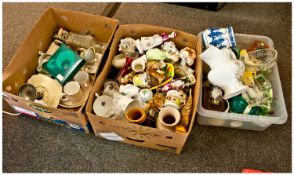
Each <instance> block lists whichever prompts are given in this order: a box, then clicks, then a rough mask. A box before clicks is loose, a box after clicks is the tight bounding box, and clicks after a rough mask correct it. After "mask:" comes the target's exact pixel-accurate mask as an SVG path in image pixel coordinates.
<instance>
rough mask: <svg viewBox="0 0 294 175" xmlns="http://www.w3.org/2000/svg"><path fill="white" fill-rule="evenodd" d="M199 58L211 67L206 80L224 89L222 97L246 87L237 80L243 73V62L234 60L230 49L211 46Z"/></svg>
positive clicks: (239, 91)
mask: <svg viewBox="0 0 294 175" xmlns="http://www.w3.org/2000/svg"><path fill="white" fill-rule="evenodd" d="M200 58H201V59H202V60H203V61H204V62H205V63H207V64H208V65H209V67H210V68H211V70H210V72H209V73H208V76H207V78H208V80H209V81H210V82H211V83H212V84H213V85H215V86H218V87H220V88H222V89H223V90H224V92H225V94H224V96H223V98H224V99H229V98H231V97H234V96H236V95H238V94H240V93H242V92H243V91H245V90H246V89H247V88H248V86H244V85H243V84H242V81H240V80H239V79H240V78H241V77H242V76H243V73H244V64H243V62H242V61H240V60H236V57H235V55H234V53H233V52H232V51H231V50H230V49H227V48H223V49H218V48H216V47H214V46H212V47H209V48H208V49H206V50H205V51H204V52H203V53H202V54H201V55H200Z"/></svg>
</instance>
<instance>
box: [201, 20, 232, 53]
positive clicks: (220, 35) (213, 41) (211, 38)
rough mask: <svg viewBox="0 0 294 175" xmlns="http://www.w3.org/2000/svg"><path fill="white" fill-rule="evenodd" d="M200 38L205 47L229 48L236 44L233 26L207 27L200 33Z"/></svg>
mask: <svg viewBox="0 0 294 175" xmlns="http://www.w3.org/2000/svg"><path fill="white" fill-rule="evenodd" d="M202 39H203V43H204V46H205V48H206V49H207V48H209V47H211V46H214V47H217V48H219V49H222V48H230V47H235V46H236V40H235V36H234V30H233V27H231V26H229V27H226V28H208V29H206V30H205V31H204V32H203V33H202Z"/></svg>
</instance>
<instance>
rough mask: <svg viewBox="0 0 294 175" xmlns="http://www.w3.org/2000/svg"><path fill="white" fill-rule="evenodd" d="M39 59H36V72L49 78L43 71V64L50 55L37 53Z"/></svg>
mask: <svg viewBox="0 0 294 175" xmlns="http://www.w3.org/2000/svg"><path fill="white" fill-rule="evenodd" d="M39 55H40V56H39V58H38V67H37V71H38V72H39V73H44V74H46V75H49V76H51V75H50V74H49V73H48V72H47V71H46V70H44V69H43V64H44V63H46V62H47V61H48V60H49V59H50V58H51V55H49V54H47V53H44V52H42V51H39Z"/></svg>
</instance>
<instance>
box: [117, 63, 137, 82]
mask: <svg viewBox="0 0 294 175" xmlns="http://www.w3.org/2000/svg"><path fill="white" fill-rule="evenodd" d="M132 62H133V59H132V58H131V57H126V63H125V65H124V66H123V67H122V68H121V69H120V71H119V73H118V75H117V77H116V80H117V81H118V82H120V78H122V77H124V76H125V75H127V74H128V73H130V72H131V71H132V69H131V67H130V66H131V64H132Z"/></svg>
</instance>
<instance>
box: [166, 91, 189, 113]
mask: <svg viewBox="0 0 294 175" xmlns="http://www.w3.org/2000/svg"><path fill="white" fill-rule="evenodd" d="M186 99H187V95H186V94H185V93H184V92H182V91H176V90H169V91H168V92H167V94H166V99H165V103H164V106H173V107H175V108H176V109H180V108H181V107H182V106H184V105H185V102H186Z"/></svg>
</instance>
